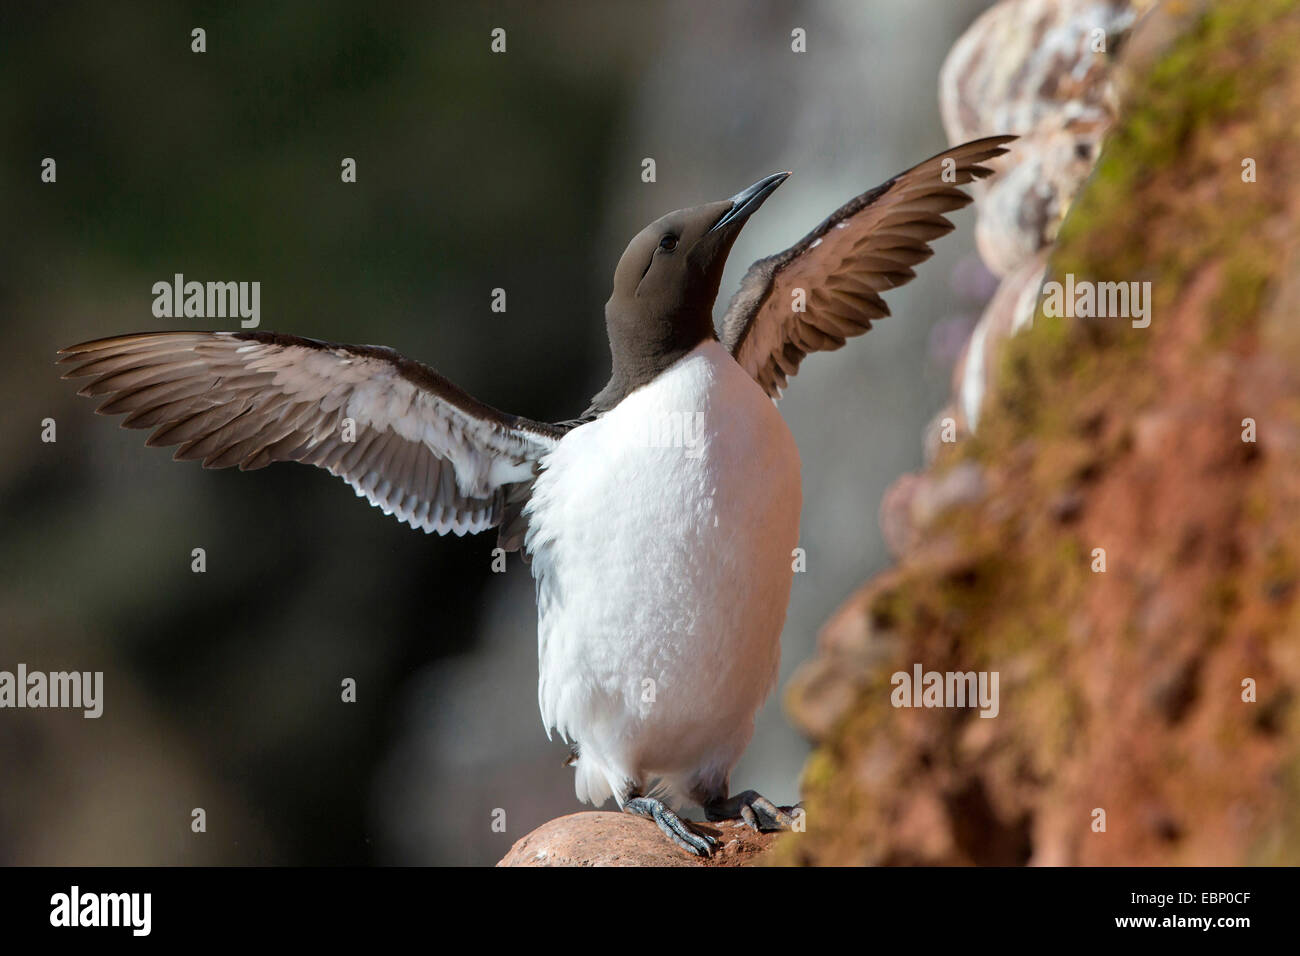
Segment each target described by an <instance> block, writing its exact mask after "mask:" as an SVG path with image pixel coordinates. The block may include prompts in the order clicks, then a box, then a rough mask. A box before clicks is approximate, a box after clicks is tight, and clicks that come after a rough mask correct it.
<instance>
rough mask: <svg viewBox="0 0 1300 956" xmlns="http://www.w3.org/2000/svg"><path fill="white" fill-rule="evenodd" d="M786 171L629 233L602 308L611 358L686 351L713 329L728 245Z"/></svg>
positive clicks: (678, 211)
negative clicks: (632, 234) (717, 200)
mask: <svg viewBox="0 0 1300 956" xmlns="http://www.w3.org/2000/svg"><path fill="white" fill-rule="evenodd" d="M789 175H790V174H789V173H775V174H774V175H771V176H768V177H766V178H764V179H760V180H759V181H758V182H756V183H754V185H752V186H750V187H749V188H748V189H744V190H741V191H740V192H738V193H737V194H736V195H734V196H732V197H731V198H730V199H724V200H722V201H721V202H711V203H706V204H704V205H703V206H692V207H691V208H689V209H678V210H677V211H676V212H670V213H668V215H666V216H661V217H660V218H658V219H656V220H655V221H654V222H652V223H650V225H648V226H646V227H645V228H644V229H642V230H641V231H640V232H639V233H637V235H636V237H635V238H634V239H633V240H632V241H631V242H630V243H628V246H627V249H626V250H625V251H624V253H623V257H622V258H621V259H619V262H618V268H617V269H616V270H615V271H614V291H613V294H612V295H611V296H610V298H609V301H608V302H607V303H606V305H605V322H606V325H607V327H608V330H609V337H610V345H611V347H614V351H615V354H616V355H619V354H622V355H624V356H627V355H639V354H646V355H665V354H671V353H672V352H674V351H689V349H690V348H693V347H694V346H695V345H697V344H699V342H700V341H702V339H703V338H705V337H706V336H708V335H712V334H713V302H714V300H715V299H716V298H717V297H718V286H719V284H720V283H721V281H722V270H723V269H724V268H725V267H726V264H727V254H728V253H729V252H730V251H731V246H732V243H734V242H735V241H736V236H737V235H739V234H740V230H741V227H742V226H744V224H745V221H746V220H747V219H748V218H749V216H750V215H751V214H752V213H753V212H754V210H756V209H758V207H759V206H761V205H762V204H763V202H764V200H766V199H767V197H768V196H770V195H772V193H773V192H774V191H775V190H776V187H777V186H780V185H781V183H783V182H784V181H785V179H786V177H787V176H789Z"/></svg>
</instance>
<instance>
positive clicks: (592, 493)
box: [527, 341, 800, 804]
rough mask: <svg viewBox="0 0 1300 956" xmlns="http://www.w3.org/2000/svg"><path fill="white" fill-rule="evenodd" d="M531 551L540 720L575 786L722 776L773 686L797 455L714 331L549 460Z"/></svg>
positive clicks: (533, 512)
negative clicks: (566, 757) (573, 760)
mask: <svg viewBox="0 0 1300 956" xmlns="http://www.w3.org/2000/svg"><path fill="white" fill-rule="evenodd" d="M543 468H544V470H543V472H542V474H541V475H540V476H539V477H538V479H537V483H536V485H535V487H534V491H533V495H532V499H531V501H530V503H529V505H528V510H529V512H530V519H529V532H528V539H527V549H528V551H529V553H530V555H531V558H532V568H533V573H534V575H535V577H536V578H537V605H538V664H539V681H538V700H539V703H540V704H541V710H542V719H543V721H544V722H545V724H546V726H547V730H548V733H549V731H550V728H552V727H553V728H555V729H556V730H558V731H559V733H560V734H561V735H562V736H563V737H564V738H565V739H566V740H573V741H574V742H576V743H577V744H578V749H579V759H578V764H577V781H576V785H577V791H578V796H579V798H581V799H583V800H591V801H592V802H594V803H597V804H599V803H602V802H604V800H605V799H606V798H607V797H608V796H610V795H611V794H613V795H614V796H615V798H616V799H617V800H618V801H619V802H620V803H622V802H623V801H624V799H625V798H626V797H627V794H628V791H629V790H632V789H635V790H637V791H638V792H644V790H645V789H646V788H647V787H648V786H650V785H651V784H652V783H654V782H655V781H658V782H659V783H660V784H661V785H662V786H664V787H665V788H667V796H668V797H669V799H672V798H677V800H678V802H680V800H681V798H689V796H690V794H691V792H692V791H695V790H699V789H701V788H702V789H703V790H708V791H710V792H712V791H715V790H717V789H718V788H719V787H721V786H724V785H725V782H726V777H727V774H728V772H729V771H730V769H731V767H732V766H733V765H734V764H735V762H736V761H737V760H738V759H739V757H740V755H741V753H742V752H743V751H744V749H745V746H746V745H747V744H748V743H749V738H750V736H751V735H752V734H753V729H754V714H755V712H756V711H757V710H758V708H759V706H760V705H761V704H762V702H763V700H764V698H765V697H766V696H767V694H768V693H769V692H770V691H771V689H772V686H773V684H774V683H775V681H776V673H777V663H778V660H779V657H780V635H781V627H782V625H783V624H784V621H785V612H786V605H787V603H788V601H789V597H790V583H791V578H792V570H791V569H792V560H793V559H792V555H791V552H792V550H793V549H794V548H795V547H796V546H797V544H798V537H799V508H800V486H799V453H798V450H797V449H796V448H795V445H794V440H793V438H792V437H791V435H790V431H789V429H788V428H787V427H786V425H785V422H784V420H783V419H782V418H781V416H780V414H779V413H778V412H777V410H776V408H775V406H774V405H773V404H772V402H771V400H770V399H768V398H767V396H765V395H764V394H763V392H762V391H761V389H759V387H758V386H757V385H756V384H755V383H754V382H753V381H752V380H751V379H750V377H749V376H748V375H747V374H745V372H744V370H743V369H741V368H740V366H739V365H737V364H736V363H735V361H734V360H733V359H732V358H731V356H730V355H729V354H728V353H727V352H726V350H725V349H724V348H723V347H722V346H721V345H720V344H719V343H717V342H714V341H711V342H707V343H705V344H703V345H701V346H699V347H698V348H696V349H695V350H694V351H693V352H692V353H691V354H690V355H688V356H686V357H685V358H683V359H682V360H681V361H679V362H678V363H677V364H676V365H674V366H673V367H672V368H671V369H669V370H668V371H667V372H665V373H664V374H663V375H661V376H660V377H659V378H658V379H656V380H655V381H654V382H653V383H651V384H649V385H646V386H643V387H642V388H640V389H638V390H637V391H635V392H633V393H632V394H631V395H629V396H628V397H627V398H626V399H624V400H623V401H622V402H621V403H619V404H618V405H617V406H616V407H615V408H614V409H613V410H612V411H610V412H609V413H607V414H606V415H604V416H603V417H601V418H599V419H597V420H596V421H595V422H592V423H591V424H588V425H584V426H582V427H580V428H578V429H575V430H574V431H573V432H571V433H570V434H569V435H567V436H566V437H565V438H564V439H563V440H562V441H561V442H560V443H559V445H558V447H557V448H556V450H555V451H554V452H553V453H552V454H551V455H550V456H549V457H548V458H547V460H546V461H545V462H543Z"/></svg>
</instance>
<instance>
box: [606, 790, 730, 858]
mask: <svg viewBox="0 0 1300 956" xmlns="http://www.w3.org/2000/svg"><path fill="white" fill-rule="evenodd" d="M623 812H624V813H630V814H632V815H633V816H638V817H644V818H645V819H647V820H653V821H654V822H655V823H656V824H658V826H659V829H660V830H662V831H663V832H664V835H665V836H667V837H668V839H670V840H672V841H673V842H674V843H676V844H677V845H678V846H679V847H681V848H682V849H683V850H685V851H686V852H687V853H690V854H693V855H695V856H708V855H709V854H710V853H712V852H713V848H714V847H715V846H717V844H718V841H717V840H715V839H713V837H711V836H709V835H708V834H707V833H696V832H695V831H694V830H692V829H691V828H690V827H689V826H688V825H687V823H686V821H685V820H683V819H682V818H681V817H679V816H678V815H677V814H676V813H674V812H673V811H672V810H671V809H670V808H669V807H668V805H667V804H665V803H664V802H663V801H662V800H656V799H655V798H654V797H633V798H632V799H631V800H629V801H628V802H627V803H625V804H623Z"/></svg>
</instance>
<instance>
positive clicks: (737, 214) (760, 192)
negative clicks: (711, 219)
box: [709, 172, 790, 232]
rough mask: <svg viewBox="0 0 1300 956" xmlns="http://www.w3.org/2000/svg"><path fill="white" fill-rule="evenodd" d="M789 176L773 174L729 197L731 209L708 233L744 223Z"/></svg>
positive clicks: (786, 174)
mask: <svg viewBox="0 0 1300 956" xmlns="http://www.w3.org/2000/svg"><path fill="white" fill-rule="evenodd" d="M789 175H790V174H789V173H788V172H785V173H773V174H772V175H771V176H768V177H767V178H765V179H760V180H759V181H758V182H756V183H754V185H752V186H750V187H749V188H748V189H742V190H741V191H740V192H738V193H736V195H734V196H732V197H731V208H730V209H728V210H727V211H726V213H724V214H723V216H722V218H721V219H719V220H718V221H717V222H715V223H714V224H713V228H712V229H710V230H709V232H717V231H718V230H719V229H722V228H724V227H726V226H730V225H732V224H735V223H742V222H744V221H745V220H746V219H747V218H749V215H750V214H751V213H752V212H753V211H754V210H755V209H757V208H758V207H759V206H761V205H763V201H764V200H765V199H767V197H768V196H770V195H772V193H774V192H776V187H777V186H780V185H781V184H782V183H783V182H785V181H786V178H787V177H788V176H789Z"/></svg>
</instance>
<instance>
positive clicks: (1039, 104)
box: [926, 0, 1154, 460]
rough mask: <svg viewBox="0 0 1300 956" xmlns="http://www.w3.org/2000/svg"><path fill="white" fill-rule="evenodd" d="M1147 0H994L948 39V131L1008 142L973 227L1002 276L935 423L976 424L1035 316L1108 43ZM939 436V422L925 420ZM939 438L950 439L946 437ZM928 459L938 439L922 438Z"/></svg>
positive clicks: (1107, 73) (1113, 75) (1109, 83)
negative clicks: (1008, 349)
mask: <svg viewBox="0 0 1300 956" xmlns="http://www.w3.org/2000/svg"><path fill="white" fill-rule="evenodd" d="M1153 6H1154V0H1003V2H1001V3H998V4H996V5H994V6H993V7H991V8H989V10H987V11H986V12H985V13H984V14H983V15H982V16H981V17H980V18H979V19H977V20H976V21H975V22H974V23H973V24H972V25H971V27H970V29H968V30H967V31H966V33H964V34H963V35H962V37H961V38H960V39H959V40H958V41H957V43H956V44H955V45H954V46H953V48H952V51H951V52H950V53H949V54H948V58H947V59H946V60H945V62H944V65H943V69H942V70H941V71H940V75H939V103H940V107H941V109H942V111H943V120H944V127H945V128H946V130H947V133H948V140H949V142H951V143H953V144H957V143H963V142H966V141H967V140H970V139H975V138H977V137H980V136H994V135H999V134H1002V133H1014V134H1015V135H1017V136H1019V137H1020V139H1019V140H1017V141H1016V142H1015V143H1014V144H1012V146H1011V152H1010V154H1008V155H1007V156H1004V157H1002V159H1001V160H1000V161H999V163H998V164H997V165H996V166H995V167H994V168H995V175H993V176H991V177H990V178H988V179H986V180H984V181H983V182H981V183H978V184H977V185H976V187H975V189H974V192H975V196H976V202H977V205H976V210H977V220H976V226H975V236H976V240H977V242H978V244H979V250H980V256H981V258H983V260H984V263H985V265H987V266H988V268H989V269H990V270H991V271H992V272H993V273H994V274H995V275H997V276H999V277H1000V278H1001V279H1002V286H1001V288H1000V289H999V290H998V294H997V295H996V296H995V297H994V298H993V300H992V301H991V302H990V303H989V305H988V307H987V308H986V309H985V310H984V314H983V315H982V316H981V318H980V321H979V323H978V325H977V326H976V328H975V330H974V332H973V334H972V335H971V337H970V341H969V342H968V343H967V346H966V349H965V350H964V352H963V354H962V356H961V358H960V359H959V360H958V362H957V366H956V368H955V370H954V375H953V396H954V401H953V403H952V405H951V406H950V407H949V408H947V409H944V410H943V411H942V412H941V413H940V414H939V416H937V422H939V423H942V422H943V421H944V420H946V419H950V420H952V421H953V422H954V423H955V425H956V432H957V434H958V435H967V434H970V433H971V432H973V431H975V429H976V428H977V426H978V419H979V413H980V408H981V406H982V404H983V401H984V398H985V396H986V395H987V394H988V392H989V391H990V390H991V388H992V384H993V381H994V379H995V378H996V377H997V370H998V365H999V363H1000V361H1001V355H1002V343H1003V342H1004V341H1005V340H1006V339H1007V338H1008V337H1009V336H1011V335H1014V334H1016V333H1017V332H1019V331H1020V330H1021V329H1022V328H1024V327H1025V326H1026V325H1027V324H1028V322H1029V321H1030V320H1031V318H1032V315H1033V311H1034V310H1033V305H1034V304H1035V303H1034V299H1035V298H1036V296H1037V293H1038V287H1039V286H1040V285H1041V283H1042V280H1043V275H1044V270H1045V267H1046V261H1047V253H1048V250H1049V249H1050V248H1051V246H1052V243H1053V242H1055V240H1056V236H1057V233H1058V231H1059V229H1060V226H1061V222H1062V220H1063V219H1064V218H1065V214H1066V211H1067V210H1068V209H1069V208H1070V204H1071V203H1072V202H1073V201H1074V197H1075V195H1076V194H1077V193H1078V191H1079V188H1080V187H1081V186H1082V185H1083V183H1084V181H1085V180H1086V179H1087V178H1088V176H1089V175H1090V174H1091V173H1092V169H1093V165H1094V164H1095V163H1096V160H1097V156H1098V153H1099V152H1100V147H1101V142H1102V139H1103V137H1104V136H1105V135H1106V133H1107V131H1108V130H1109V129H1110V127H1111V125H1112V124H1113V123H1114V121H1115V114H1116V111H1117V108H1118V101H1119V94H1118V93H1117V89H1118V86H1119V77H1118V75H1117V73H1118V71H1117V69H1116V63H1117V57H1116V56H1115V53H1116V51H1118V50H1119V49H1121V48H1122V47H1124V46H1125V45H1126V44H1127V43H1128V41H1129V38H1130V35H1131V33H1132V31H1133V29H1134V24H1135V23H1136V22H1137V21H1138V17H1139V15H1140V14H1142V13H1144V12H1146V11H1147V10H1149V9H1150V8H1151V7H1153ZM932 432H933V433H934V435H936V436H938V435H939V434H940V432H941V426H939V425H936V427H935V428H933V429H932ZM948 440H950V441H951V440H952V439H951V438H949V439H948ZM926 450H927V460H933V457H934V454H935V452H936V451H937V449H936V448H935V447H934V441H933V440H931V441H927V446H926Z"/></svg>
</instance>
